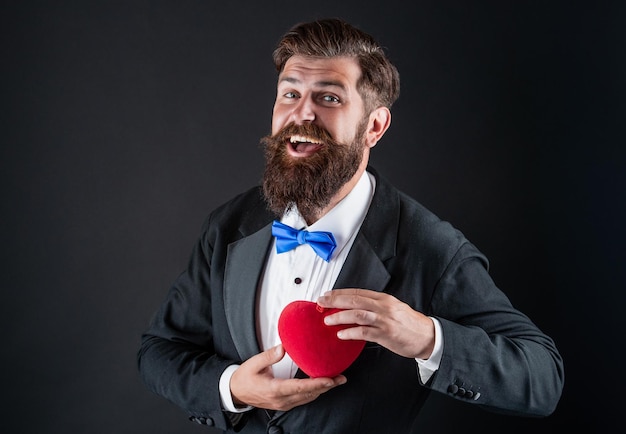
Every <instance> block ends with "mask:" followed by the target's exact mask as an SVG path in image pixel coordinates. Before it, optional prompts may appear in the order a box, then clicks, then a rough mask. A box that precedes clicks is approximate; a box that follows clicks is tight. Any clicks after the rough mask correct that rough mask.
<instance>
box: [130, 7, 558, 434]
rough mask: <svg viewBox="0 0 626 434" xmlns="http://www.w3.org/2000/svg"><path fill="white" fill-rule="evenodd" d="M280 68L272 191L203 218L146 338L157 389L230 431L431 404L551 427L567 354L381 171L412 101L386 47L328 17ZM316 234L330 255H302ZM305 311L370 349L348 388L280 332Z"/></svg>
mask: <svg viewBox="0 0 626 434" xmlns="http://www.w3.org/2000/svg"><path fill="white" fill-rule="evenodd" d="M274 61H275V64H276V68H277V71H278V84H277V94H276V101H275V104H274V111H273V116H272V132H271V135H269V136H267V137H264V138H263V139H262V143H263V145H264V150H265V157H266V167H265V172H264V176H263V185H262V186H258V187H254V188H252V189H251V190H249V191H247V192H244V193H242V194H241V195H239V196H237V197H235V198H233V199H232V200H230V201H229V202H227V203H225V204H224V205H222V206H221V207H219V208H217V209H216V210H214V211H213V212H212V213H211V214H210V215H209V216H208V218H207V219H206V222H205V224H204V226H203V229H202V232H201V235H200V237H199V240H198V242H197V243H196V245H195V247H194V249H193V252H192V256H191V260H190V262H189V266H188V267H187V269H186V270H185V271H184V272H183V273H182V274H181V275H180V276H179V277H178V278H177V279H176V281H175V282H174V284H173V286H172V288H171V289H170V291H169V293H168V294H167V296H166V299H165V301H164V302H163V304H162V306H161V308H160V309H159V311H158V312H157V313H156V314H155V316H154V318H153V320H152V322H151V323H150V325H149V327H148V329H147V330H146V331H145V333H144V334H143V336H142V343H141V348H140V350H139V353H138V362H139V370H140V373H141V376H142V378H143V380H144V382H145V383H146V385H147V386H148V387H149V388H150V389H151V390H152V391H154V392H155V393H157V394H159V395H162V396H164V397H165V398H167V399H169V400H170V401H172V402H174V403H175V404H177V405H178V406H180V407H181V408H182V409H184V410H185V411H186V412H187V413H188V414H189V417H190V419H191V420H193V421H195V422H198V423H201V424H205V425H209V426H212V427H214V428H216V429H218V430H222V431H224V432H241V433H266V432H272V433H281V432H285V433H340V434H346V433H365V434H367V433H382V432H393V433H412V432H418V431H419V426H418V424H417V416H418V414H419V411H420V409H421V407H422V405H423V404H424V402H425V400H426V398H427V397H428V395H429V393H430V392H431V391H435V392H436V393H442V394H445V395H447V396H449V397H451V398H452V399H457V400H461V401H464V402H466V403H468V404H471V405H475V406H476V407H480V408H482V409H486V410H493V411H497V412H499V413H508V414H514V415H520V416H532V417H541V416H547V415H549V414H551V413H552V412H553V411H554V409H555V407H556V405H557V403H558V401H559V399H560V396H561V392H562V388H563V381H564V377H563V376H564V374H563V362H562V359H561V356H560V354H559V352H558V350H557V348H556V346H555V343H554V342H553V340H552V339H551V338H550V337H549V336H547V335H546V334H544V333H543V332H542V331H541V330H540V329H539V328H538V327H537V326H536V325H535V324H534V323H533V322H532V321H531V320H530V319H529V318H528V317H527V316H526V315H524V314H523V313H522V312H520V311H519V310H517V309H516V308H514V307H513V306H512V305H511V303H510V301H509V300H508V298H507V297H506V296H505V294H504V293H503V292H502V291H501V290H500V289H499V288H498V287H497V286H496V285H495V283H494V282H493V280H492V279H491V277H490V276H489V274H488V270H487V264H488V262H487V259H486V258H485V256H484V255H483V254H482V253H481V252H480V251H479V250H478V249H477V248H476V247H475V246H474V245H473V244H471V243H470V242H469V241H468V240H467V239H466V238H465V237H464V236H463V234H461V233H460V232H459V231H458V230H456V229H455V228H454V227H453V226H451V225H450V224H449V223H447V222H444V221H442V220H440V219H439V218H438V217H437V216H435V215H434V214H433V213H431V212H430V211H428V210H427V209H426V208H424V207H423V206H422V205H420V204H419V203H418V202H417V201H415V200H414V199H412V198H410V197H408V196H406V195H405V194H403V193H401V192H399V191H398V190H396V189H395V188H394V187H393V186H392V185H391V184H390V183H389V182H388V181H387V180H386V179H385V178H384V177H382V176H381V175H379V174H378V173H377V172H376V171H375V170H374V169H373V168H371V167H370V166H369V165H368V164H369V156H370V152H371V150H372V148H373V147H374V146H375V145H376V144H377V143H378V142H379V140H380V139H381V137H382V136H383V135H384V134H385V132H386V131H387V129H388V128H389V126H390V124H391V111H390V109H391V106H392V104H393V103H394V101H395V100H396V99H397V97H398V94H399V75H398V72H397V70H396V68H395V67H394V66H393V65H392V64H391V63H390V62H389V60H388V59H387V57H386V56H385V54H384V52H383V50H382V48H381V47H380V46H379V45H378V44H377V43H376V42H375V41H374V39H373V38H372V37H371V36H369V35H368V34H366V33H364V32H362V31H361V30H359V29H357V28H355V27H353V26H351V25H349V24H347V23H345V22H343V21H341V20H337V19H331V20H319V21H315V22H312V23H304V24H299V25H297V26H295V27H294V28H292V29H291V30H290V31H289V32H287V33H286V34H285V35H284V37H283V38H282V40H281V41H280V43H279V44H278V47H277V49H276V50H275V52H274ZM300 230H302V231H304V232H303V233H300V234H299V235H297V237H295V236H294V237H295V238H294V239H296V238H297V242H296V241H293V240H292V242H291V244H290V247H287V248H285V247H281V246H282V245H283V244H282V238H281V237H282V235H283V234H284V233H292V232H293V233H296V232H297V231H300ZM315 233H318V234H319V233H321V234H323V236H324V237H326V238H325V240H326V242H327V244H330V246H328V245H326V248H324V249H318V248H312V245H308V244H306V243H304V242H303V240H304V239H306V237H307V236H309V235H310V234H315ZM302 234H304V235H302ZM301 243H302V244H301ZM298 300H305V301H311V302H315V303H317V305H318V306H319V307H320V309H338V310H337V312H336V313H334V314H332V315H328V316H326V317H325V320H324V321H325V324H326V325H328V326H342V330H341V331H340V332H338V333H337V337H338V338H339V339H340V340H344V341H351V340H362V341H365V346H364V348H363V350H362V352H361V353H360V354H359V355H358V357H357V358H356V360H354V362H353V363H352V364H351V365H350V366H349V367H348V368H347V369H345V371H344V372H342V373H341V374H339V375H335V376H329V377H324V376H322V377H315V376H308V375H306V374H305V373H304V372H303V371H302V370H301V369H300V367H299V366H298V365H297V364H296V363H295V362H294V360H293V359H292V358H291V357H290V355H289V354H287V353H286V352H285V349H284V347H283V345H282V343H281V339H280V334H279V332H278V321H279V317H280V314H281V312H282V311H283V309H284V308H285V307H286V306H287V305H288V304H290V303H291V302H293V301H298ZM346 326H347V327H346ZM383 415H384V416H383Z"/></svg>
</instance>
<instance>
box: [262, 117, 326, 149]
mask: <svg viewBox="0 0 626 434" xmlns="http://www.w3.org/2000/svg"><path fill="white" fill-rule="evenodd" d="M295 135H299V136H304V137H308V138H310V139H313V140H315V141H317V142H321V143H324V144H327V145H328V144H330V145H332V144H336V142H335V141H334V140H333V138H332V136H331V135H330V133H329V132H328V130H326V129H325V128H323V127H320V126H319V125H315V124H311V123H305V124H301V125H296V124H295V123H293V122H290V123H289V124H287V125H285V126H284V127H283V128H281V129H280V130H279V131H278V132H277V133H276V134H274V135H273V136H271V138H272V140H277V141H279V142H284V141H285V140H289V139H290V138H291V136H295Z"/></svg>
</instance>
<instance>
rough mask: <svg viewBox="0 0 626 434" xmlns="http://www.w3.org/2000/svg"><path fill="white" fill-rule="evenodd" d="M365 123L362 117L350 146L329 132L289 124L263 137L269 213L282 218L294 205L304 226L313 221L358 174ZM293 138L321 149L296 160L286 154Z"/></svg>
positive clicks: (265, 183) (315, 126)
mask: <svg viewBox="0 0 626 434" xmlns="http://www.w3.org/2000/svg"><path fill="white" fill-rule="evenodd" d="M367 121H368V118H367V117H365V118H364V119H363V120H362V121H361V122H360V123H359V125H358V127H357V131H356V133H355V136H354V138H353V140H352V143H349V144H342V143H339V142H336V141H335V140H333V139H332V137H331V135H330V133H329V132H328V131H326V130H325V129H323V128H321V127H319V126H317V125H313V124H304V125H295V124H294V123H290V124H288V125H286V126H285V127H284V128H282V129H281V130H280V131H279V132H278V133H276V134H275V135H273V136H266V137H263V138H262V139H261V143H262V145H263V149H264V152H265V172H264V174H263V195H264V197H265V200H266V202H267V205H268V207H269V209H270V210H271V211H272V212H274V213H275V214H276V215H277V216H282V215H283V213H284V212H286V211H288V210H290V209H291V208H292V207H293V206H294V205H295V206H296V207H297V208H298V211H299V212H300V214H301V215H302V217H303V218H304V219H305V220H306V221H307V222H312V221H315V220H316V218H317V217H318V216H319V215H320V213H321V211H322V210H323V209H324V208H326V206H328V204H329V203H330V201H331V199H332V198H333V197H334V196H335V195H336V194H337V192H338V191H339V190H340V189H341V187H343V186H344V185H345V184H346V183H347V182H348V181H349V180H350V179H351V178H352V177H353V176H354V174H355V173H356V171H357V170H358V168H359V166H360V164H361V160H362V158H363V150H364V148H365V129H366V127H367ZM293 135H302V136H305V137H309V138H313V139H316V140H318V141H320V142H321V143H323V145H322V147H321V148H320V149H318V150H317V151H316V152H315V153H314V154H313V155H310V156H307V157H302V158H295V157H292V156H291V155H289V153H288V152H287V146H290V144H289V140H290V138H291V136H293Z"/></svg>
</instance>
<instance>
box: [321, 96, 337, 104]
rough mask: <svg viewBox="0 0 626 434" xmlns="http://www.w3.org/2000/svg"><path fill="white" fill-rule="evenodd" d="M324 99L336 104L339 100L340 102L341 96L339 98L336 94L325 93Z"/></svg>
mask: <svg viewBox="0 0 626 434" xmlns="http://www.w3.org/2000/svg"><path fill="white" fill-rule="evenodd" d="M322 100H323V101H324V102H330V103H334V104H336V103H338V102H339V98H337V97H336V96H334V95H324V96H323V97H322Z"/></svg>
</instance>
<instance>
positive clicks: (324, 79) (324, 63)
mask: <svg viewBox="0 0 626 434" xmlns="http://www.w3.org/2000/svg"><path fill="white" fill-rule="evenodd" d="M360 76H361V67H360V66H359V64H358V61H357V60H356V58H354V57H330V58H327V57H307V56H293V57H291V58H289V60H287V62H286V63H285V67H284V68H283V71H282V72H281V73H280V75H279V77H278V82H279V84H280V83H281V82H285V81H286V82H295V83H302V84H313V85H333V84H334V85H338V86H341V87H345V88H352V89H356V84H357V81H358V80H359V78H360Z"/></svg>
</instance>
